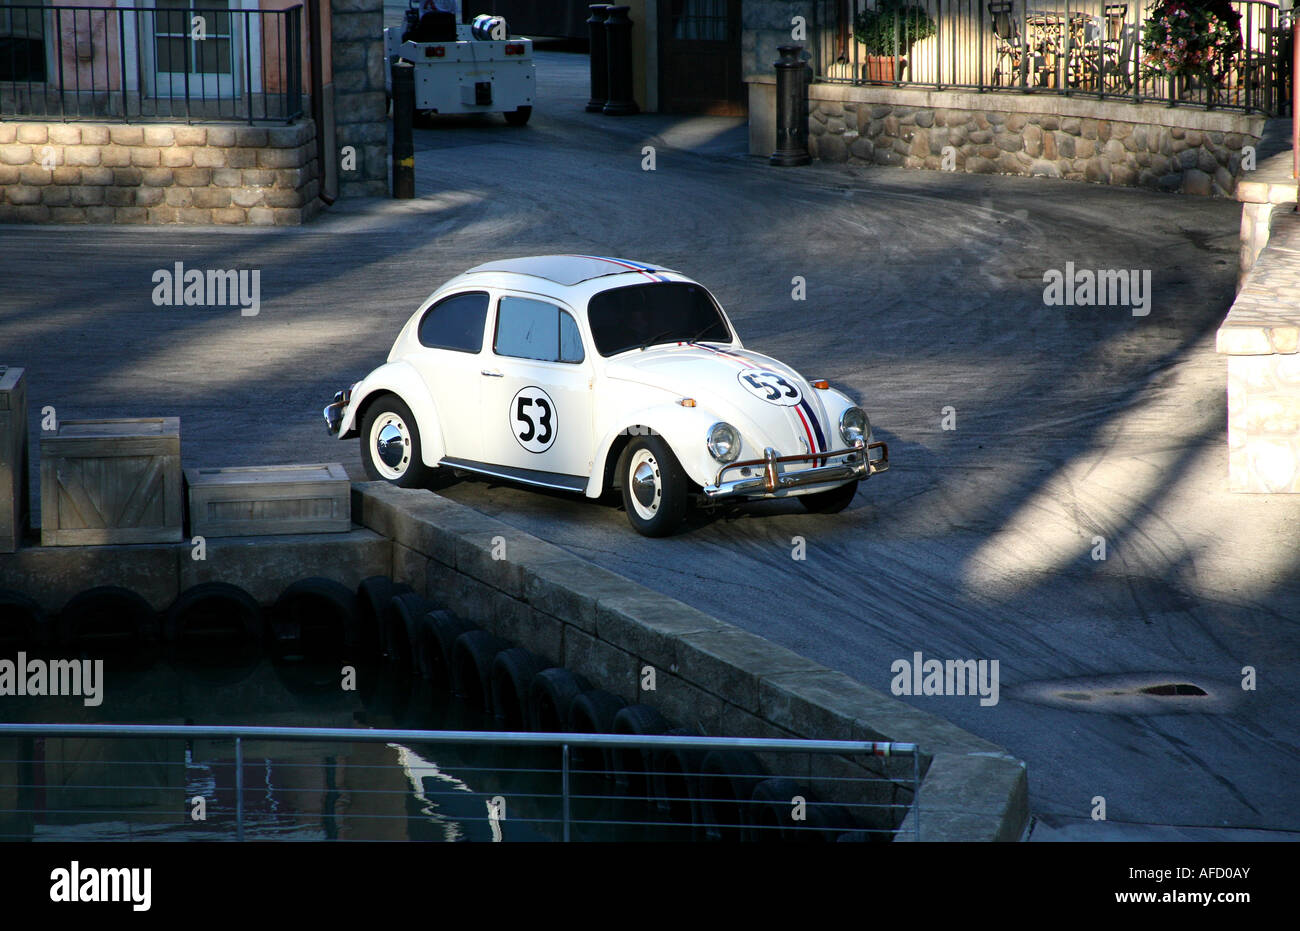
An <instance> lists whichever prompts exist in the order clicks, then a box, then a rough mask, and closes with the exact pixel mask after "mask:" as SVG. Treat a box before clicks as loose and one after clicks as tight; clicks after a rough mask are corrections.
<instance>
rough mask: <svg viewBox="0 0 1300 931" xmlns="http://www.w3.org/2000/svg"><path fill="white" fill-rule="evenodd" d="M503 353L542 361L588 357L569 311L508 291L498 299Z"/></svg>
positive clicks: (496, 347)
mask: <svg viewBox="0 0 1300 931" xmlns="http://www.w3.org/2000/svg"><path fill="white" fill-rule="evenodd" d="M492 348H493V349H494V350H495V351H496V353H497V355H499V356H511V357H513V358H516V359H535V360H537V361H539V362H570V363H576V362H581V361H582V360H583V359H584V358H585V353H584V352H583V350H582V336H581V334H580V333H579V332H578V324H577V322H576V321H574V319H573V317H572V316H570V315H569V314H568V313H566V312H565V311H563V310H561V309H560V308H559V307H556V306H555V305H554V304H549V303H547V302H546V301H535V300H532V299H530V298H526V297H511V296H509V295H506V296H504V297H502V298H501V300H500V301H499V302H497V329H496V339H495V341H494V343H493V347H492Z"/></svg>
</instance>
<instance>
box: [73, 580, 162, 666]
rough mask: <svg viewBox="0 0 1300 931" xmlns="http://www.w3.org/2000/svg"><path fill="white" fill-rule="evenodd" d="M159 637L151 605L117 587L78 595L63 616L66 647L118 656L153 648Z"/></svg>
mask: <svg viewBox="0 0 1300 931" xmlns="http://www.w3.org/2000/svg"><path fill="white" fill-rule="evenodd" d="M157 637H158V621H157V616H156V615H155V614H154V610H153V608H152V607H150V605H149V602H147V601H145V600H144V599H143V598H141V597H140V596H139V595H138V594H136V593H135V592H133V591H131V590H129V589H125V588H120V587H118V586H116V585H100V586H98V587H96V588H92V589H88V590H87V591H84V592H81V593H80V594H78V595H74V596H73V597H72V599H71V600H69V601H68V603H67V604H66V605H64V606H63V610H62V611H61V612H59V642H60V643H61V644H62V645H63V646H66V647H72V648H74V649H87V650H104V651H113V652H118V651H126V650H136V649H138V648H139V647H140V646H141V645H142V644H146V643H147V644H153V643H155V642H156V640H157Z"/></svg>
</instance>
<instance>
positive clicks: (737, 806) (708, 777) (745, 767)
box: [699, 750, 767, 841]
mask: <svg viewBox="0 0 1300 931" xmlns="http://www.w3.org/2000/svg"><path fill="white" fill-rule="evenodd" d="M766 776H767V771H766V769H764V767H763V764H762V762H760V761H759V759H758V757H756V756H754V754H752V753H750V752H749V751H748V750H711V751H710V752H709V753H708V755H707V756H705V757H704V765H703V766H702V767H701V769H700V804H699V813H700V815H701V817H702V818H703V822H704V830H705V834H706V836H707V837H709V838H710V839H712V840H723V841H738V840H743V839H744V837H745V833H746V829H747V821H746V818H747V809H748V808H749V804H750V799H752V798H753V796H754V789H755V787H756V786H757V785H758V784H759V783H760V782H762V781H763V780H764V779H765V778H766Z"/></svg>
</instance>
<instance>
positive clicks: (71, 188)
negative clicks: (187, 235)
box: [0, 120, 320, 226]
mask: <svg viewBox="0 0 1300 931" xmlns="http://www.w3.org/2000/svg"><path fill="white" fill-rule="evenodd" d="M318 191H319V181H318V172H317V158H316V143H315V124H313V123H312V121H311V120H301V121H299V122H298V123H295V124H294V125H292V126H273V127H265V128H264V127H254V126H244V125H240V126H231V125H217V124H209V125H203V126H190V125H187V124H184V123H150V124H145V125H127V124H121V123H40V122H21V123H19V122H4V123H0V223H12V222H27V223H191V224H207V223H217V224H252V225H255V226H271V225H276V226H284V225H293V224H298V223H302V222H303V221H304V220H306V219H308V218H309V217H311V216H312V215H313V214H314V213H315V212H316V211H317V210H318V209H319V207H320V201H319V200H318V199H317V193H318Z"/></svg>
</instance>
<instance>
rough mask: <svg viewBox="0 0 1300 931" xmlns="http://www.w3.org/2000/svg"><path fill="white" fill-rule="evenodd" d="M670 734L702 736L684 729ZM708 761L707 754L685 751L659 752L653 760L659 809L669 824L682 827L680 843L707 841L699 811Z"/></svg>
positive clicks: (652, 782)
mask: <svg viewBox="0 0 1300 931" xmlns="http://www.w3.org/2000/svg"><path fill="white" fill-rule="evenodd" d="M667 733H668V734H672V735H674V736H677V737H698V736H700V735H699V732H698V731H696V730H694V729H692V728H684V727H675V728H672V729H670V730H668V731H667ZM704 757H705V752H704V751H703V750H694V749H691V748H682V747H673V748H670V749H665V750H656V751H655V752H654V753H653V754H652V757H651V760H652V762H651V766H652V770H651V771H652V773H653V775H652V776H651V778H650V784H651V790H652V792H653V794H654V797H655V806H656V808H657V809H658V813H659V817H660V818H662V819H663V820H664V821H666V822H668V823H669V824H672V825H677V826H681V833H682V835H683V836H681V837H680V838H678V839H680V840H692V839H699V838H702V837H703V831H701V830H699V829H698V828H696V827H695V825H698V824H701V823H703V821H704V818H703V816H702V815H700V813H699V810H698V809H699V798H700V785H699V776H700V768H701V767H702V766H703V765H704Z"/></svg>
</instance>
